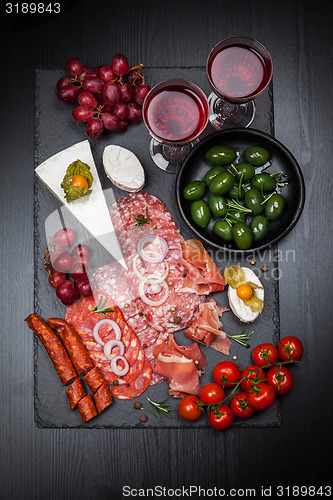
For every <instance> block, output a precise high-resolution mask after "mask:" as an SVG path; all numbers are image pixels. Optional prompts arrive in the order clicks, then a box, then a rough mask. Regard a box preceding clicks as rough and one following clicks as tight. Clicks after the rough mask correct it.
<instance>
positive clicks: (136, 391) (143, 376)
mask: <svg viewBox="0 0 333 500" xmlns="http://www.w3.org/2000/svg"><path fill="white" fill-rule="evenodd" d="M151 376H152V368H151V365H150V363H149V361H148V359H147V358H145V362H144V365H143V369H142V371H141V373H140V374H139V376H138V377H137V378H136V379H135V380H133V381H132V382H130V383H127V384H119V385H116V386H114V385H113V386H111V392H112V395H113V397H115V398H117V399H132V398H136V397H138V396H140V394H142V393H143V392H144V391H145V390H146V389H147V387H148V385H149V382H150V380H151Z"/></svg>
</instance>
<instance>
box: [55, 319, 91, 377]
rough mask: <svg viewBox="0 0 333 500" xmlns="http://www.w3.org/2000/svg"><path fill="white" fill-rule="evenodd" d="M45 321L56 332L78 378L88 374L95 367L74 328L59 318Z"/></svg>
mask: <svg viewBox="0 0 333 500" xmlns="http://www.w3.org/2000/svg"><path fill="white" fill-rule="evenodd" d="M47 321H48V323H49V325H50V327H51V328H53V329H54V330H56V331H57V332H58V335H59V337H60V338H61V340H62V343H63V344H64V346H65V348H66V351H67V352H68V354H69V357H70V358H71V360H72V363H73V365H74V367H75V369H76V371H77V373H78V374H79V375H80V377H83V376H84V375H85V374H86V373H88V372H90V370H92V369H93V368H94V366H95V365H94V363H93V362H92V360H91V358H90V356H89V353H88V351H87V349H86V347H85V346H84V344H83V342H82V340H81V339H80V336H79V334H78V333H77V331H76V330H75V328H73V327H72V326H71V325H70V324H68V323H67V321H65V320H63V319H60V318H49V319H48V320H47Z"/></svg>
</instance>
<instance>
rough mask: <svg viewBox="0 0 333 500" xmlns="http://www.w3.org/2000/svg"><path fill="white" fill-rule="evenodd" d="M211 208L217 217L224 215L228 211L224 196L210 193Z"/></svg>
mask: <svg viewBox="0 0 333 500" xmlns="http://www.w3.org/2000/svg"><path fill="white" fill-rule="evenodd" d="M208 205H209V208H210V210H211V212H212V214H213V215H215V217H224V216H225V214H226V212H227V202H226V199H225V198H224V197H223V196H217V195H215V194H210V195H209V199H208Z"/></svg>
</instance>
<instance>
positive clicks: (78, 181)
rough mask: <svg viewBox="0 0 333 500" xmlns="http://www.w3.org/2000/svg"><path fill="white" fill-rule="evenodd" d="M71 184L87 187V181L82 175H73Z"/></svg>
mask: <svg viewBox="0 0 333 500" xmlns="http://www.w3.org/2000/svg"><path fill="white" fill-rule="evenodd" d="M72 186H75V187H79V188H87V187H88V181H87V179H86V178H85V177H83V175H73V179H72Z"/></svg>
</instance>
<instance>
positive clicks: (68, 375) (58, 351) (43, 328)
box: [25, 314, 77, 385]
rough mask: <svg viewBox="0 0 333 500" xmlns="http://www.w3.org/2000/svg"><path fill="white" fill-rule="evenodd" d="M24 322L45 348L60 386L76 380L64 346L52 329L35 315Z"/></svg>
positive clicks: (75, 374)
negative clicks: (58, 378)
mask: <svg viewBox="0 0 333 500" xmlns="http://www.w3.org/2000/svg"><path fill="white" fill-rule="evenodd" d="M25 321H26V323H27V325H28V327H29V328H30V329H31V330H32V331H33V332H34V333H35V334H36V335H37V337H38V338H39V339H40V341H41V342H42V344H43V346H44V347H45V349H46V351H47V353H48V355H49V356H50V358H51V361H52V363H53V365H54V368H55V369H56V370H57V373H58V375H59V377H60V380H61V383H62V385H68V384H70V383H72V382H73V381H74V380H75V379H76V378H77V373H76V371H75V368H74V366H73V364H72V362H71V360H70V359H69V356H68V354H67V352H66V350H65V348H64V346H63V345H62V343H61V342H60V340H59V339H58V337H57V335H56V334H55V333H54V331H53V330H52V328H51V327H50V326H49V325H48V324H47V323H46V321H44V320H43V319H42V318H40V317H39V316H37V314H30V315H29V316H28V317H27V318H26V319H25Z"/></svg>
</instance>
